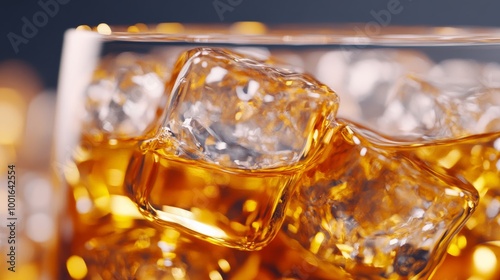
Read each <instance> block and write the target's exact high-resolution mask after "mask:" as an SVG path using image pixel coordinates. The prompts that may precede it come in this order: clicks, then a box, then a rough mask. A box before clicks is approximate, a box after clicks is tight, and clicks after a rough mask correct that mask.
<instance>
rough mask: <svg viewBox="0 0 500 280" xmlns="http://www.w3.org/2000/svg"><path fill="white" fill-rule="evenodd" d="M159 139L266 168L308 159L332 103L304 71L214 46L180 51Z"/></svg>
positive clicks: (210, 158)
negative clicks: (263, 61)
mask: <svg viewBox="0 0 500 280" xmlns="http://www.w3.org/2000/svg"><path fill="white" fill-rule="evenodd" d="M177 68H178V69H177V70H178V73H176V76H175V79H176V81H175V83H173V87H172V90H171V99H170V103H169V106H168V108H167V116H166V118H165V122H164V125H163V129H164V131H163V134H162V135H160V137H167V138H173V139H175V141H177V142H178V147H177V148H178V152H179V153H183V154H185V155H186V156H187V157H190V158H199V159H202V160H205V161H207V162H213V163H217V164H219V165H222V166H226V167H238V168H247V169H253V168H271V167H277V166H284V165H292V164H294V163H297V162H298V161H299V160H301V159H303V158H306V157H309V154H310V153H311V152H314V150H315V147H316V146H317V145H318V144H319V143H320V142H321V138H322V136H323V135H322V134H323V131H324V130H325V127H326V126H328V124H329V122H330V121H331V120H332V119H333V117H334V115H335V113H336V110H337V105H338V98H337V96H336V94H335V93H334V92H333V91H331V90H330V89H329V88H327V87H326V86H324V85H322V84H320V83H318V82H317V81H315V80H314V79H313V78H311V77H310V76H307V75H304V74H299V73H295V72H292V71H290V70H287V69H284V68H276V67H271V66H268V65H266V64H263V63H261V62H259V61H256V60H252V59H250V58H245V57H242V56H240V55H238V54H236V53H230V52H227V51H224V50H221V49H208V48H205V49H195V50H191V51H189V52H187V53H186V54H185V55H184V56H183V57H182V58H181V59H180V62H179V64H178V66H177Z"/></svg>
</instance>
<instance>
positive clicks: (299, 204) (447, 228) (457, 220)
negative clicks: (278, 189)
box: [282, 123, 478, 279]
mask: <svg viewBox="0 0 500 280" xmlns="http://www.w3.org/2000/svg"><path fill="white" fill-rule="evenodd" d="M362 131H363V130H362V129H360V128H358V127H355V126H353V125H351V124H342V123H340V124H339V125H338V127H336V128H335V132H334V134H333V137H332V140H331V142H330V143H329V144H328V148H327V149H326V150H325V151H324V157H323V158H322V160H320V161H318V163H317V166H315V167H314V168H313V169H311V170H310V171H308V172H306V173H305V174H304V175H303V176H302V178H301V186H300V188H299V191H298V192H296V193H295V194H294V195H293V197H292V199H291V202H290V206H289V208H288V209H287V211H286V219H285V222H284V224H283V226H282V231H283V232H284V233H285V234H286V235H287V236H288V237H289V238H291V239H293V240H295V241H297V242H298V243H299V244H300V246H301V247H302V248H303V249H304V250H305V251H308V253H309V254H313V255H315V256H316V257H317V258H318V259H319V260H320V261H321V262H324V263H327V264H331V265H336V266H338V267H342V268H343V269H345V270H346V271H347V272H349V273H350V274H351V275H352V277H354V278H355V279H360V278H361V279H365V278H366V279H372V278H373V279H410V278H413V277H416V278H425V277H426V276H428V275H429V273H430V272H431V271H432V270H433V269H434V268H435V266H436V265H437V264H438V263H439V261H440V260H441V257H442V256H443V254H444V253H445V251H446V247H447V245H448V243H449V241H450V240H451V238H452V237H453V236H454V235H455V234H456V233H457V232H458V230H459V229H460V228H461V227H462V226H463V225H464V224H465V221H466V220H467V218H468V217H469V216H470V215H471V213H472V211H473V210H474V208H475V206H476V204H477V200H478V194H477V192H476V190H475V189H474V188H473V187H472V186H471V185H470V184H469V183H468V182H466V181H465V180H460V179H458V178H456V177H453V176H448V175H443V174H438V173H437V172H435V171H433V170H432V169H430V168H429V167H428V166H427V165H426V164H424V163H423V162H420V161H418V160H415V159H413V158H412V157H410V156H407V155H406V154H405V153H404V152H402V151H400V150H398V147H397V146H393V145H392V144H388V143H389V142H387V143H386V144H383V145H382V144H380V143H382V142H380V143H379V142H373V141H372V139H374V138H373V137H374V136H375V134H370V135H371V136H370V137H365V136H364V134H363V133H361V132H362ZM384 145H386V146H385V147H384ZM305 253H306V252H305ZM406 277H408V278H406Z"/></svg>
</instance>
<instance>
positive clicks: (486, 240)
mask: <svg viewBox="0 0 500 280" xmlns="http://www.w3.org/2000/svg"><path fill="white" fill-rule="evenodd" d="M359 26H360V25H343V26H338V25H335V26H312V25H310V26H291V25H287V26H265V25H264V24H261V23H256V22H240V23H235V24H233V25H227V26H219V25H182V24H179V23H161V24H158V25H149V26H148V25H144V24H137V25H133V26H128V27H110V26H108V25H106V24H100V25H99V26H97V27H94V28H91V27H88V26H80V27H78V28H76V29H71V30H68V31H67V32H66V34H65V41H64V48H63V53H62V64H61V75H60V81H59V86H58V96H57V98H58V100H57V111H56V132H55V140H54V149H53V150H54V162H55V164H56V166H58V170H57V171H58V172H57V173H58V176H59V177H58V178H59V183H60V184H61V185H63V186H65V188H64V190H65V192H66V193H65V197H66V199H67V201H66V205H67V208H66V210H67V211H66V212H65V213H63V219H62V223H61V224H62V226H61V236H62V237H63V238H62V239H63V240H62V241H61V249H62V250H61V252H62V253H61V267H62V271H61V278H63V279H212V280H213V279H429V278H434V279H445V278H444V277H450V278H449V279H472V278H474V277H477V279H496V277H498V276H499V275H500V270H499V268H498V267H499V266H498V265H497V259H498V258H499V257H500V249H499V248H498V243H497V242H498V241H500V235H499V232H500V198H499V196H500V191H499V186H500V176H499V175H500V172H499V170H500V142H499V141H500V140H498V139H499V137H500V132H499V131H500V121H499V120H500V92H498V88H499V85H500V56H498V55H497V54H498V53H499V52H500V40H499V39H498V38H499V35H500V31H499V30H496V29H477V28H475V29H466V28H449V27H385V28H380V29H377V31H378V32H376V33H373V32H372V33H370V34H365V33H364V32H360V30H362V29H360V28H359ZM432 275H434V276H432ZM474 279H476V278H474Z"/></svg>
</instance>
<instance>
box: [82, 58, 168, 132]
mask: <svg viewBox="0 0 500 280" xmlns="http://www.w3.org/2000/svg"><path fill="white" fill-rule="evenodd" d="M167 79H168V72H167V71H166V69H165V66H164V65H162V62H161V60H160V59H159V58H157V57H147V56H145V57H141V56H138V55H134V54H130V53H122V54H120V55H118V56H116V57H115V56H111V57H107V58H106V59H103V61H102V63H101V65H99V67H98V68H97V69H96V71H95V73H94V78H93V81H92V82H91V83H90V85H89V86H88V88H87V90H86V95H85V101H84V102H85V109H86V113H87V116H86V118H85V119H84V128H85V129H84V133H85V134H88V135H92V136H94V137H99V138H102V137H107V138H134V137H138V136H143V135H144V134H145V133H146V131H147V130H148V129H149V128H150V126H151V125H152V123H153V121H154V120H155V119H157V118H158V115H159V114H160V113H159V111H160V110H161V109H163V107H164V106H163V105H162V104H164V103H165V102H166V96H165V93H164V84H165V82H166V80H167Z"/></svg>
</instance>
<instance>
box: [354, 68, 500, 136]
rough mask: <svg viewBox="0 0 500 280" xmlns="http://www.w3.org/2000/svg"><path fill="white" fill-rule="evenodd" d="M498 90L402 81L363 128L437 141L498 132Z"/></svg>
mask: <svg viewBox="0 0 500 280" xmlns="http://www.w3.org/2000/svg"><path fill="white" fill-rule="evenodd" d="M499 91H500V89H498V88H488V87H485V86H483V85H481V84H477V85H476V86H474V87H471V88H469V87H463V88H460V87H458V86H456V85H448V84H443V83H435V82H431V81H430V80H427V79H426V78H424V77H421V76H416V75H407V76H405V77H403V78H401V79H400V80H399V81H398V83H397V85H396V86H395V87H394V88H393V89H392V90H391V91H390V94H389V95H388V96H387V97H386V99H385V107H384V108H380V109H379V110H378V112H377V113H376V114H374V115H373V116H372V118H370V119H365V120H363V121H361V122H362V123H363V124H365V125H367V126H369V127H371V128H376V129H377V130H378V131H381V132H382V133H384V134H386V135H390V136H393V137H400V138H401V137H404V138H409V139H413V140H415V139H424V140H438V139H451V138H459V137H464V136H469V135H473V134H481V133H488V132H495V131H499V130H500V94H499Z"/></svg>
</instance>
